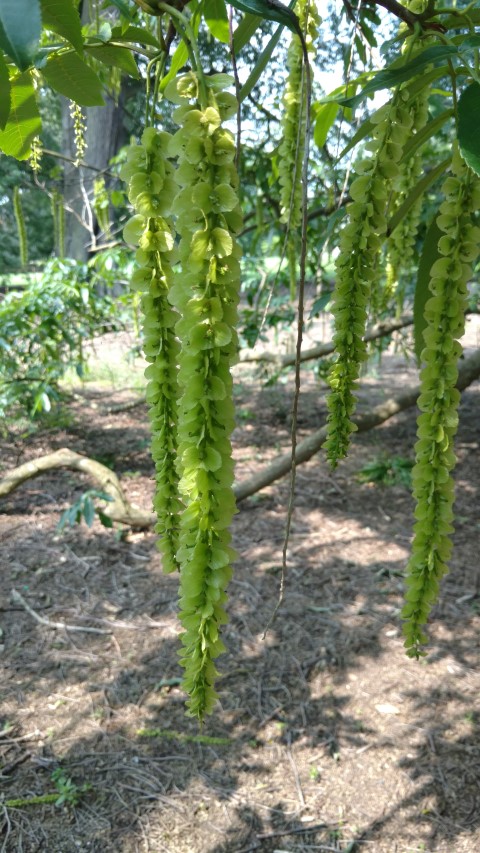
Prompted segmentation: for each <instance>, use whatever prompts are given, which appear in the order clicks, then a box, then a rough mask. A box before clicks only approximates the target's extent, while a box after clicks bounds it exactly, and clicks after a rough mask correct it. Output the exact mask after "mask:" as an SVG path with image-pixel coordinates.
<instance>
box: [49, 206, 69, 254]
mask: <svg viewBox="0 0 480 853" xmlns="http://www.w3.org/2000/svg"><path fill="white" fill-rule="evenodd" d="M50 201H51V210H52V218H53V247H54V250H55V253H56V255H57V258H60V260H61V259H62V258H64V257H65V208H64V206H63V197H62V194H61V193H60V192H59V191H58V190H53V192H52V195H51V199H50Z"/></svg>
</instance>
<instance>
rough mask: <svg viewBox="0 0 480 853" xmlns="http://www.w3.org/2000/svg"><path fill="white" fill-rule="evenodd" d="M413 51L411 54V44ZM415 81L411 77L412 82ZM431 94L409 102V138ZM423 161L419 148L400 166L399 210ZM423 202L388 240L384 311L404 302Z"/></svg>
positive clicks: (419, 0) (419, 2)
mask: <svg viewBox="0 0 480 853" xmlns="http://www.w3.org/2000/svg"><path fill="white" fill-rule="evenodd" d="M405 5H406V7H407V8H408V9H409V10H410V11H411V12H413V13H414V14H421V13H422V12H424V10H425V8H426V6H427V0H410V1H409V2H408V3H406V4H405ZM405 28H406V24H402V25H401V26H400V33H401V32H403V31H404V30H405ZM413 39H415V42H414V44H413V47H414V51H415V52H412V50H411V48H412V41H413ZM430 41H431V37H429V36H423V37H422V38H417V37H416V35H410V36H407V38H406V39H405V42H404V45H403V48H402V53H403V54H404V55H405V54H408V57H409V59H414V58H415V53H416V52H419V51H422V50H424V49H425V46H426V45H428V43H429V42H430ZM416 79H417V78H414V80H413V83H415V82H416ZM430 94H431V90H430V87H429V86H427V87H424V88H422V89H421V90H420V91H419V92H418V93H417V94H416V95H415V96H414V97H413V98H412V99H411V100H410V103H409V110H410V114H411V116H412V128H411V133H412V136H413V135H415V134H416V133H418V131H419V130H422V129H423V128H424V127H425V125H426V123H427V120H428V98H429V95H430ZM423 163H424V159H423V156H422V152H421V149H417V150H416V151H415V152H414V153H413V155H412V156H411V157H409V158H408V159H406V160H405V162H404V163H403V164H402V168H401V171H400V174H399V175H398V178H397V180H396V181H395V184H394V191H395V197H394V204H395V207H398V206H399V205H400V204H401V203H402V202H403V201H404V200H405V198H406V197H407V196H408V195H409V194H410V192H411V190H412V189H413V188H414V187H415V186H416V185H417V184H418V181H419V178H420V176H421V175H422V172H423ZM422 205H423V199H422V198H421V197H420V198H419V199H418V201H417V202H416V203H415V204H413V205H412V207H411V208H410V210H409V212H408V213H407V214H406V216H404V217H403V219H402V220H401V222H399V224H398V225H397V227H396V228H395V230H394V231H393V233H392V235H391V236H390V238H389V241H388V246H387V251H388V264H389V267H390V270H391V273H390V276H389V277H388V278H387V286H386V289H385V297H384V300H383V306H382V307H383V308H385V309H387V308H388V304H389V301H390V299H391V297H392V296H393V295H394V294H395V296H396V301H397V306H398V311H399V312H400V311H402V310H403V302H404V295H405V283H406V277H407V276H408V275H409V274H411V264H412V261H413V256H414V252H415V243H416V240H417V231H418V225H419V222H420V217H421V212H422ZM389 285H390V286H389Z"/></svg>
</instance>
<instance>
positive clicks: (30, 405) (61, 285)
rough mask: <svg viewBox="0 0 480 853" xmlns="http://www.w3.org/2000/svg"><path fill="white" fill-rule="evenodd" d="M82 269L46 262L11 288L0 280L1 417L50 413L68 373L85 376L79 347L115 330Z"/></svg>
mask: <svg viewBox="0 0 480 853" xmlns="http://www.w3.org/2000/svg"><path fill="white" fill-rule="evenodd" d="M94 283H95V277H94V276H93V275H92V271H91V270H90V269H89V268H88V266H87V265H86V264H84V265H82V264H77V263H76V262H75V261H66V260H65V261H57V260H53V261H50V262H49V263H48V264H47V266H46V268H45V271H44V273H43V275H40V274H34V275H29V276H25V277H24V278H23V280H22V281H21V282H20V283H19V284H16V283H15V281H12V282H10V279H8V278H6V279H4V286H5V287H6V295H5V296H4V297H3V299H2V302H1V303H0V352H1V358H0V414H1V416H2V417H5V416H6V415H12V414H13V413H17V414H18V413H19V412H20V411H24V412H26V413H28V414H29V415H30V416H31V417H33V416H34V415H36V414H38V413H41V412H49V411H50V410H51V408H52V405H53V403H55V402H56V401H58V400H59V398H60V396H61V392H60V388H59V382H60V380H61V379H62V377H63V376H64V374H65V371H66V370H67V369H68V368H69V367H73V368H74V369H75V370H76V371H77V373H78V375H79V376H81V375H82V372H83V370H84V355H83V345H84V344H85V342H86V341H88V340H91V338H92V337H93V336H94V335H95V334H96V333H98V332H99V331H104V330H105V329H107V328H108V329H113V328H115V327H117V328H119V327H120V324H119V321H118V320H115V319H113V318H114V317H115V313H114V312H113V310H112V306H113V302H112V300H111V299H110V298H109V297H106V296H105V297H101V298H99V297H98V296H94Z"/></svg>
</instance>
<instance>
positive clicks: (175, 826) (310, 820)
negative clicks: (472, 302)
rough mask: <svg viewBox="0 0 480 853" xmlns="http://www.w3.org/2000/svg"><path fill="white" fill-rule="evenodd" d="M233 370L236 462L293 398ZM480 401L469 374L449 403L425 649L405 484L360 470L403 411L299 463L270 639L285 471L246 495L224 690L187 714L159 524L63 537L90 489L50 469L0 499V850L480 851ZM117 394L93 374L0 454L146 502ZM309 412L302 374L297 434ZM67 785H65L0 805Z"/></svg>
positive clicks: (258, 448) (143, 444) (139, 425)
mask: <svg viewBox="0 0 480 853" xmlns="http://www.w3.org/2000/svg"><path fill="white" fill-rule="evenodd" d="M385 368H386V369H385V370H384V371H383V372H382V377H383V378H382V382H379V381H378V380H377V379H375V378H374V377H370V378H369V379H368V381H367V382H366V384H365V385H364V390H363V391H362V404H363V405H366V404H368V403H370V402H371V401H373V400H378V399H381V398H382V395H383V394H384V393H385V391H386V389H387V388H389V389H390V388H391V386H392V384H393V385H396V386H397V387H399V386H400V387H401V386H402V383H404V382H405V381H407V380H409V379H410V378H411V377H413V373H410V372H409V370H408V369H406V368H402V369H401V370H400V364H399V361H398V359H397V360H394V361H391V362H389V361H388V359H387V362H386V364H385ZM242 377H243V374H240V376H239V380H240V381H239V383H238V401H237V402H238V412H239V417H238V424H239V425H238V427H237V429H236V431H235V452H236V456H237V459H238V472H239V477H240V476H245V475H246V474H247V473H251V472H253V471H255V470H256V468H257V467H258V466H259V465H260V464H261V463H262V462H264V461H266V460H267V459H270V458H273V456H274V455H275V454H276V453H277V452H279V451H283V450H285V449H286V448H287V447H288V419H289V408H290V397H289V393H287V390H286V387H285V386H283V385H281V384H277V385H275V386H273V387H271V388H263V389H262V388H261V387H260V385H259V384H258V383H253V382H252V381H251V380H248V381H247V379H246V378H242ZM478 397H479V392H478V383H477V384H476V385H475V386H472V388H471V389H470V390H469V391H468V392H466V393H465V395H464V400H463V403H462V419H461V428H460V432H459V437H458V445H457V447H458V456H459V466H458V469H457V482H458V498H457V516H458V522H457V527H456V533H455V550H454V557H453V561H452V570H451V574H450V575H449V576H448V578H447V579H446V581H445V583H444V584H443V588H442V596H441V601H440V603H439V605H438V606H437V607H436V608H435V612H434V618H433V620H432V624H431V626H430V629H429V633H430V636H431V649H430V654H429V656H428V657H427V658H426V659H425V660H424V661H422V662H421V663H416V662H412V661H409V660H408V659H407V658H406V657H405V655H404V651H403V647H402V640H401V635H400V629H399V624H400V623H399V618H398V613H399V608H400V606H401V594H402V573H403V571H404V567H405V562H406V560H407V557H408V549H409V543H410V540H411V523H412V521H411V513H412V504H411V499H410V495H409V493H408V491H407V490H406V489H405V488H404V487H402V486H393V487H389V488H381V487H378V486H374V485H371V484H362V483H360V482H359V481H358V479H356V478H355V476H354V474H355V472H357V471H358V470H359V468H360V467H361V466H362V465H363V464H365V463H366V462H367V461H370V460H372V458H374V457H376V456H378V455H379V454H380V453H383V454H385V455H386V456H390V457H391V456H401V457H410V458H411V455H412V445H413V440H414V432H415V423H414V417H413V416H412V413H411V412H410V413H408V412H407V413H404V414H402V415H400V416H398V417H397V418H396V419H394V420H393V421H392V422H389V423H388V424H386V425H384V426H383V427H382V428H381V429H379V430H376V431H374V432H371V433H366V434H364V435H362V436H359V437H358V438H357V440H356V443H355V446H354V449H353V452H352V454H351V456H350V457H349V459H348V460H347V462H346V463H345V464H344V465H343V466H341V467H340V468H339V470H338V471H337V472H335V474H332V473H331V472H330V471H328V470H327V467H326V465H325V462H324V460H323V459H321V458H320V457H316V458H315V459H313V460H312V461H311V462H309V463H308V464H306V465H304V466H302V467H301V468H300V469H299V472H298V485H299V488H298V497H297V501H296V509H295V512H294V524H293V533H292V538H291V543H290V549H289V550H290V553H289V572H288V578H287V590H286V601H285V604H284V606H283V608H282V610H281V612H280V613H279V616H278V618H277V620H276V622H275V624H274V626H273V628H272V629H271V630H270V632H269V634H268V636H267V638H266V639H265V640H264V639H263V631H264V628H265V625H266V624H267V622H268V620H269V617H270V615H271V613H272V609H273V607H274V604H275V601H276V596H277V591H278V582H279V565H280V561H281V548H282V538H283V529H284V521H285V508H286V502H287V499H288V484H287V482H286V481H281V482H280V483H278V484H276V485H275V486H272V487H270V488H268V489H266V490H265V491H264V492H262V493H261V494H258V495H255V496H253V497H252V498H249V499H248V500H247V501H246V502H245V503H244V504H242V507H241V511H240V512H239V514H238V515H237V516H236V518H235V524H234V536H235V542H236V547H237V549H238V552H239V559H238V562H237V565H236V572H235V577H234V580H233V581H232V584H231V587H230V593H231V603H230V608H229V610H230V615H231V621H230V624H229V625H228V626H227V628H226V630H225V641H226V644H227V646H228V649H229V651H228V654H227V655H225V656H223V658H221V659H220V662H219V666H220V669H221V671H222V673H223V678H222V680H221V681H220V683H219V687H220V694H221V704H220V705H219V706H218V707H217V709H216V712H215V714H214V715H213V716H212V717H211V718H210V719H209V720H208V721H207V723H206V725H205V726H204V729H203V730H202V732H201V733H200V732H199V730H198V727H197V726H196V724H195V723H194V722H193V721H190V720H189V719H188V718H186V717H185V716H184V707H183V695H182V693H181V691H180V689H179V687H178V681H179V678H180V677H181V671H180V667H179V666H178V663H177V649H178V640H177V637H178V632H179V628H178V624H177V622H176V616H175V613H176V594H177V581H176V579H175V578H174V577H172V576H164V575H163V574H162V572H161V566H160V558H159V554H158V552H157V550H156V548H155V541H154V536H153V535H152V534H149V533H147V534H143V533H142V534H130V535H128V534H127V535H126V536H124V537H123V538H122V537H120V536H119V535H118V534H116V533H115V532H112V531H109V530H106V529H104V528H102V527H101V525H100V524H99V523H98V522H97V521H96V522H95V523H94V525H93V527H92V528H91V529H90V530H89V529H87V528H86V527H85V526H82V527H76V528H74V529H72V530H67V532H66V533H64V534H63V535H59V534H58V533H57V532H56V524H57V522H58V518H59V514H60V512H61V511H63V510H64V509H65V508H67V507H68V506H69V505H70V504H71V503H72V501H73V500H74V499H75V497H78V496H79V495H80V494H81V493H82V492H83V491H84V490H85V489H86V488H89V487H90V484H89V483H87V482H86V481H85V480H82V477H81V476H80V475H78V474H76V473H72V472H68V471H62V472H60V471H57V472H53V473H52V474H51V475H48V476H42V477H41V478H39V479H37V480H35V481H31V482H30V483H29V484H25V485H24V486H23V487H22V488H21V489H20V490H19V491H17V492H16V493H14V494H13V495H11V496H10V498H9V499H8V500H7V501H4V502H3V506H2V512H3V515H2V517H1V519H0V548H1V554H0V561H1V563H2V572H1V574H0V605H1V606H0V627H1V634H0V643H1V646H0V654H1V663H2V667H3V673H4V674H3V678H2V688H1V689H2V703H1V709H0V713H1V719H0V754H1V761H2V770H1V774H0V785H1V787H0V822H1V825H2V827H3V829H2V832H3V847H2V846H1V844H2V841H1V840H0V851H12V853H13V851H25V853H33V851H48V853H73V851H85V853H86V851H96V853H133V851H139V853H140V851H141V853H145V851H155V853H157V851H167V852H168V853H249V851H252V853H253V851H262V853H274V851H276V853H287V851H288V853H294V851H295V853H296V851H305V853H307V851H331V850H333V851H343V853H347V851H350V853H352V851H356V853H361V851H368V853H413V851H424V853H426V851H436V853H474V852H475V851H477V850H479V849H480V784H479V781H480V742H479V738H478V734H479V723H480V703H479V698H478V697H479V692H480V690H479V688H480V674H479V639H478V638H479V627H480V626H479V623H480V617H479V613H480V575H479V569H478V531H479V525H480V519H479V503H478V488H479V485H478V484H479V471H480V462H479V456H478V403H479V400H478ZM120 399H121V397H120V396H119V395H118V394H117V395H116V396H113V397H110V398H108V399H107V398H106V397H105V394H104V392H103V391H102V392H101V393H99V394H97V395H95V394H94V393H93V392H89V396H88V397H86V398H84V400H83V401H77V403H76V404H75V405H74V406H73V409H72V412H73V420H72V423H71V424H70V426H68V428H62V429H54V430H50V431H44V432H38V433H36V434H33V435H30V436H28V437H26V438H25V437H22V436H21V435H20V434H13V433H12V434H10V435H9V436H8V437H7V438H6V439H5V440H4V441H3V442H2V443H1V447H0V449H1V453H2V455H1V460H2V466H3V468H4V469H7V468H10V467H13V466H14V465H16V464H20V463H21V462H24V461H26V460H27V459H29V458H33V457H34V456H36V455H39V454H40V453H46V452H48V451H50V450H56V449H58V448H59V447H62V446H69V447H71V448H72V449H74V450H77V451H79V452H82V453H87V454H90V455H92V456H95V457H96V458H98V459H100V461H102V462H105V463H106V464H109V463H111V464H112V465H114V467H115V470H116V472H117V473H118V474H119V475H121V477H122V481H123V482H124V483H125V484H126V486H127V488H128V493H129V496H130V498H131V499H132V500H133V501H135V502H136V503H138V504H140V505H142V506H148V505H149V500H150V496H151V492H152V482H151V463H150V460H149V456H148V425H147V419H146V412H145V411H144V409H143V408H138V409H136V410H133V411H131V412H126V413H123V414H122V413H120V414H114V415H108V414H104V412H105V409H106V408H107V404H112V403H114V402H119V400H120ZM324 414H325V407H324V402H323V394H320V393H319V391H318V386H316V384H315V382H314V380H313V378H311V379H309V380H307V383H306V387H305V391H304V393H303V395H302V408H301V416H300V434H301V437H303V436H305V435H307V434H308V433H309V432H310V431H311V430H312V429H316V428H318V426H319V425H321V423H322V422H323V419H324ZM12 588H15V589H16V590H17V591H18V592H20V594H21V595H22V596H23V597H24V599H25V600H26V601H27V603H28V604H29V605H30V607H31V608H33V609H34V610H35V611H36V612H37V613H38V614H39V615H40V616H42V617H46V618H48V619H49V620H51V621H57V622H58V621H64V622H67V623H69V624H71V625H74V626H76V627H82V626H89V627H90V628H92V627H93V628H96V629H97V630H99V631H105V632H108V633H103V634H102V633H98V634H95V633H84V632H79V631H75V632H73V631H61V630H52V629H51V628H49V627H47V626H45V625H42V624H40V623H38V622H37V621H35V620H34V619H33V618H32V616H31V615H30V614H29V613H27V612H26V611H25V610H24V609H23V607H22V606H21V605H20V604H18V603H17V602H14V601H12V599H11V590H12ZM199 735H200V737H199ZM212 739H213V740H212ZM59 767H60V768H61V770H62V773H61V779H60V781H58V780H57V783H56V784H55V782H54V780H53V779H52V773H53V772H54V771H55V770H56V769H58V768H59ZM62 785H63V790H64V791H65V790H67V792H68V790H70V798H71V797H72V794H71V792H72V786H74V788H73V791H74V793H75V790H76V793H77V794H78V797H79V801H78V803H77V805H75V806H73V805H71V804H68V803H67V805H63V806H62V805H60V806H55V805H53V804H51V803H48V804H36V805H29V806H23V807H20V808H12V807H8V808H7V807H5V805H3V806H2V799H1V798H3V802H4V803H5V801H6V800H11V799H13V798H26V799H28V798H31V797H35V796H40V795H44V794H55V793H56V794H59V793H60V791H61V788H62ZM83 786H87V788H86V790H82V788H83ZM67 800H68V794H67Z"/></svg>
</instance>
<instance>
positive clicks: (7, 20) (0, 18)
mask: <svg viewBox="0 0 480 853" xmlns="http://www.w3.org/2000/svg"><path fill="white" fill-rule="evenodd" d="M41 34H42V17H41V14H40V3H39V0H0V47H2V48H3V50H4V51H5V53H7V54H8V56H11V58H12V59H13V61H14V63H15V65H16V66H17V67H18V68H19V69H20V71H26V69H27V68H29V67H30V66H31V65H33V60H34V58H35V54H36V53H37V48H38V43H39V41H40V36H41Z"/></svg>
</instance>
